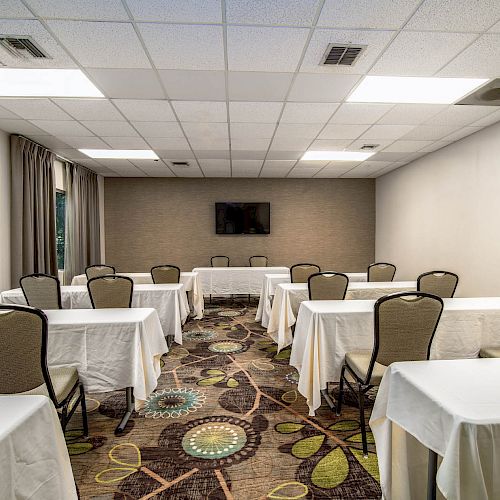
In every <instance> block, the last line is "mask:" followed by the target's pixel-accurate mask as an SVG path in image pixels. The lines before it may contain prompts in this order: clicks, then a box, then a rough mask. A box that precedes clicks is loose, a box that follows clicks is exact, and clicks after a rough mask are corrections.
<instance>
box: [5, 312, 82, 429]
mask: <svg viewBox="0 0 500 500" xmlns="http://www.w3.org/2000/svg"><path fill="white" fill-rule="evenodd" d="M47 323H48V321H47V316H46V315H45V314H44V313H43V311H41V310H39V309H35V308H33V307H29V306H20V305H11V304H9V305H6V304H3V305H2V304H0V394H29V395H43V396H48V397H49V398H50V399H51V400H52V402H53V403H54V406H55V407H56V408H57V410H58V413H59V418H60V420H61V426H62V429H63V432H64V431H65V429H66V425H67V423H68V422H69V420H70V419H71V417H72V416H73V413H74V412H75V410H76V408H77V406H78V404H80V405H81V408H82V419H83V433H84V435H85V436H88V433H89V429H88V421H87V409H86V404H85V393H84V390H83V384H82V383H81V382H80V379H79V378H78V372H77V370H76V368H75V367H72V366H59V367H48V366H47V335H48V326H47ZM77 391H78V392H79V394H78V396H76V399H75V394H76V392H77Z"/></svg>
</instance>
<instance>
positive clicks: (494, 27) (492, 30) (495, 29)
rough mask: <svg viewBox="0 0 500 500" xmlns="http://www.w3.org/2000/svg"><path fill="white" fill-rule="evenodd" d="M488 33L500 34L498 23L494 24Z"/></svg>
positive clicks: (499, 22) (499, 23) (499, 24)
mask: <svg viewBox="0 0 500 500" xmlns="http://www.w3.org/2000/svg"><path fill="white" fill-rule="evenodd" d="M488 32H491V33H500V21H498V23H496V24H494V25H493V26H492V27H491V28H490V29H489V30H488Z"/></svg>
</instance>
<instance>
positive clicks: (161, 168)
mask: <svg viewBox="0 0 500 500" xmlns="http://www.w3.org/2000/svg"><path fill="white" fill-rule="evenodd" d="M141 170H142V171H143V172H145V173H146V174H147V176H148V177H175V174H174V173H173V172H172V170H170V168H168V167H167V166H166V165H165V164H158V165H154V166H151V167H141Z"/></svg>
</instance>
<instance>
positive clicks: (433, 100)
mask: <svg viewBox="0 0 500 500" xmlns="http://www.w3.org/2000/svg"><path fill="white" fill-rule="evenodd" d="M487 81H488V79H487V78H486V79H484V78H421V77H413V76H366V77H365V78H364V79H363V81H362V82H361V83H360V84H359V85H358V87H356V89H354V91H353V92H352V93H351V95H350V96H349V97H348V98H347V99H346V100H347V102H367V103H368V102H370V103H371V102H385V103H394V104H396V103H411V104H452V103H454V102H455V101H457V100H459V99H460V98H462V97H463V96H465V95H467V94H469V93H470V92H472V91H473V90H475V89H476V88H478V87H480V86H481V85H483V84H484V83H486V82H487Z"/></svg>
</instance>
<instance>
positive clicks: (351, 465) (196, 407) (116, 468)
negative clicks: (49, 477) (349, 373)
mask: <svg viewBox="0 0 500 500" xmlns="http://www.w3.org/2000/svg"><path fill="white" fill-rule="evenodd" d="M255 306H256V304H254V303H253V302H252V306H251V307H248V306H247V304H245V303H240V302H235V303H232V302H230V301H229V302H219V303H216V302H214V304H213V305H212V306H209V307H208V309H207V310H206V314H205V318H204V319H203V320H201V321H190V322H189V323H188V324H187V325H185V327H184V344H183V345H182V346H178V345H177V344H174V346H173V347H172V349H171V351H170V352H169V353H168V355H166V356H164V358H163V361H164V364H163V367H162V375H161V377H160V380H159V383H158V387H157V389H156V391H155V392H154V393H153V394H152V395H151V397H150V398H149V400H148V401H147V404H146V406H145V408H144V409H143V410H141V411H140V412H139V413H134V415H133V416H132V418H131V420H130V422H129V424H128V426H127V428H126V430H125V432H124V433H123V434H122V435H121V436H119V437H117V436H115V435H114V428H115V427H116V425H117V423H118V419H119V418H120V417H121V415H122V413H123V410H124V406H125V396H124V392H116V393H107V394H99V395H89V396H88V407H89V424H90V437H89V439H87V440H85V439H83V438H82V436H81V431H79V430H78V429H76V428H75V429H73V430H70V431H67V433H66V439H67V443H68V449H69V452H70V455H71V461H72V465H73V470H74V475H75V479H76V482H77V485H78V488H79V491H80V495H81V498H92V499H99V500H105V499H115V500H125V499H148V498H154V499H167V498H168V499H179V500H180V499H183V500H188V499H189V500H194V499H236V500H240V499H242V500H252V499H267V498H269V499H282V500H284V499H290V500H292V499H300V498H315V499H319V498H336V499H370V498H373V499H374V498H380V487H379V484H378V466H377V458H376V454H375V452H374V446H373V438H372V437H371V435H370V434H369V442H370V450H371V451H370V454H369V457H368V458H364V457H363V454H362V451H361V434H360V428H359V421H358V419H357V418H358V416H357V415H358V412H357V408H356V407H355V406H350V405H349V404H346V405H345V406H344V407H343V411H342V415H341V416H340V417H336V416H335V414H334V413H332V412H331V411H330V409H329V408H328V406H326V404H324V406H322V407H321V409H320V410H319V411H318V412H317V415H316V417H308V411H307V406H306V404H305V400H304V398H303V397H302V396H301V395H300V394H299V393H298V391H297V373H296V371H295V369H294V368H292V367H291V366H290V365H289V364H288V358H289V356H290V351H289V349H285V350H283V351H281V352H280V353H277V352H276V345H275V344H274V343H273V342H272V341H270V340H269V338H268V337H267V336H266V332H265V330H264V329H263V328H262V327H261V326H260V325H259V324H258V323H255V321H254V318H255ZM76 425H78V419H76Z"/></svg>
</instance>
